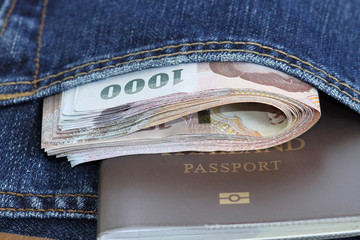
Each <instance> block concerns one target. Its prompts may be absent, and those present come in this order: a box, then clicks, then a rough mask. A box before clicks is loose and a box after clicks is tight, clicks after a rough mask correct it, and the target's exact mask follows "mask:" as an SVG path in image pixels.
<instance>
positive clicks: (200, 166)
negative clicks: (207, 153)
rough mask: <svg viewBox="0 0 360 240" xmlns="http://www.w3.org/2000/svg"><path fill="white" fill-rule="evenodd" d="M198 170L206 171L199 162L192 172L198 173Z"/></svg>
mask: <svg viewBox="0 0 360 240" xmlns="http://www.w3.org/2000/svg"><path fill="white" fill-rule="evenodd" d="M199 171H201V173H207V171H206V170H205V168H204V167H203V165H201V163H199V165H198V166H197V168H196V169H195V171H194V173H198V172H199Z"/></svg>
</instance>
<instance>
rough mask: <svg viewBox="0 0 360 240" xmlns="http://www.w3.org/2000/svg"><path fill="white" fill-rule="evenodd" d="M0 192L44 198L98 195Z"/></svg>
mask: <svg viewBox="0 0 360 240" xmlns="http://www.w3.org/2000/svg"><path fill="white" fill-rule="evenodd" d="M0 194H3V195H13V196H18V197H29V196H30V197H44V198H52V197H93V198H97V197H98V195H91V194H47V195H42V194H33V193H25V194H23V193H14V192H4V191H0Z"/></svg>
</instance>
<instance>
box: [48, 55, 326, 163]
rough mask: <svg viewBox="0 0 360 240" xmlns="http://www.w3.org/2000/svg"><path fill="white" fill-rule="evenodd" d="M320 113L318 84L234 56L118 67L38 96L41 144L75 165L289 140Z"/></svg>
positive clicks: (237, 148)
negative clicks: (119, 71)
mask: <svg viewBox="0 0 360 240" xmlns="http://www.w3.org/2000/svg"><path fill="white" fill-rule="evenodd" d="M319 118H320V104H319V98H318V93H317V90H316V89H314V88H312V87H311V86H310V85H308V84H306V83H304V82H302V81H300V80H298V79H295V78H293V77H291V76H289V75H287V74H285V73H282V72H279V71H276V70H274V69H271V68H267V67H264V66H260V65H256V64H251V63H240V62H222V63H219V62H211V63H193V64H182V65H176V66H170V67H166V68H159V69H158V68H154V69H148V70H144V71H140V72H134V73H130V74H124V75H121V76H116V77H113V78H109V79H105V80H102V81H98V82H95V83H91V84H88V85H84V86H80V87H78V88H75V89H72V90H70V91H66V92H63V93H62V94H58V95H56V96H51V97H49V98H47V99H45V100H44V111H43V129H42V147H43V148H44V149H45V151H47V153H48V154H49V155H57V156H68V159H69V160H71V161H72V163H73V165H76V164H79V163H82V162H87V161H93V160H100V159H104V158H108V157H113V156H121V155H129V154H142V153H159V152H172V151H214V150H219V151H241V150H249V149H263V148H268V147H271V146H275V145H278V144H281V143H283V142H285V141H289V140H291V139H292V138H294V137H296V136H299V135H300V134H302V133H303V132H305V131H307V130H308V129H309V128H311V126H313V125H314V124H315V123H316V122H317V120H318V119H319Z"/></svg>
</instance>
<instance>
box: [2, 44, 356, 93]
mask: <svg viewBox="0 0 360 240" xmlns="http://www.w3.org/2000/svg"><path fill="white" fill-rule="evenodd" d="M212 44H217V45H225V44H234V45H253V46H257V47H260V48H263V49H267V50H271V51H274V52H278V53H281V54H283V55H285V56H287V57H290V58H293V59H295V60H297V61H300V62H301V63H304V64H306V65H308V66H310V67H311V68H314V69H315V70H317V71H320V72H321V73H323V74H324V75H326V76H327V77H329V78H332V79H333V80H335V81H337V82H339V84H341V85H343V86H345V87H348V88H351V87H350V86H349V85H348V84H346V83H342V82H341V81H340V80H339V79H337V78H336V77H334V76H332V75H330V74H329V73H327V72H325V71H324V70H322V69H320V68H318V67H315V66H314V65H313V64H311V63H309V62H307V61H304V60H301V59H300V58H298V57H296V56H294V55H292V54H288V53H286V52H284V51H282V50H278V49H275V48H272V47H269V46H265V45H262V44H260V43H255V42H233V41H221V42H218V41H210V42H196V43H183V44H178V45H169V46H164V47H161V48H155V49H151V50H145V51H140V52H136V53H128V54H125V55H122V56H117V57H113V58H108V59H102V60H99V61H93V62H89V63H86V64H82V65H79V66H76V67H73V68H71V69H68V70H65V71H62V72H59V73H56V74H52V75H49V76H46V77H43V78H40V79H37V80H36V81H35V82H36V83H38V82H41V81H44V80H46V79H49V78H55V77H58V76H60V75H63V74H65V73H68V72H71V71H74V70H77V69H79V68H83V67H87V66H90V65H95V64H99V63H106V62H110V61H115V60H119V59H122V58H127V57H131V56H136V55H142V54H146V53H153V52H158V51H162V50H166V49H169V48H179V47H192V46H198V45H202V46H207V45H212ZM229 50H231V49H229ZM17 84H19V85H20V84H33V82H30V81H23V82H8V83H0V86H2V85H17ZM357 93H358V94H360V92H357Z"/></svg>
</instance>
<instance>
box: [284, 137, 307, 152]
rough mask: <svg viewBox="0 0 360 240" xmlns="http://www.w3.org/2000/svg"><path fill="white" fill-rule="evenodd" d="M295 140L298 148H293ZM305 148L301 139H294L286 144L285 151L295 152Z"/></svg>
mask: <svg viewBox="0 0 360 240" xmlns="http://www.w3.org/2000/svg"><path fill="white" fill-rule="evenodd" d="M295 140H297V141H298V146H296V147H294V145H293V144H294V142H295ZM304 147H305V141H304V140H302V139H301V138H295V139H293V140H291V141H289V142H287V149H286V151H297V150H300V149H303V148H304Z"/></svg>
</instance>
